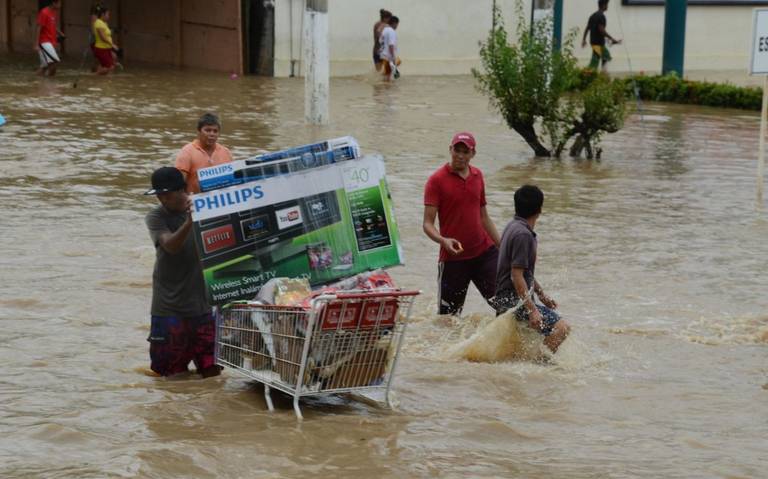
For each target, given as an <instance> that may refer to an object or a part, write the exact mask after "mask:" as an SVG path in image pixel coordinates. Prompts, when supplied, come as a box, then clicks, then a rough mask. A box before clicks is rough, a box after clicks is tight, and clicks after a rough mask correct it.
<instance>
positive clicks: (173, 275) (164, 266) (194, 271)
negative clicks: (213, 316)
mask: <svg viewBox="0 0 768 479" xmlns="http://www.w3.org/2000/svg"><path fill="white" fill-rule="evenodd" d="M186 216H187V213H186V212H184V213H171V212H170V211H168V210H166V209H165V208H164V207H163V206H156V207H155V208H153V209H152V210H151V211H150V212H149V213H147V217H146V219H145V221H146V223H147V228H148V229H149V236H150V238H152V242H153V243H154V244H155V251H156V255H157V256H156V258H155V270H154V272H153V273H152V311H151V313H152V315H154V316H182V317H190V316H200V315H203V314H206V313H208V312H210V311H211V307H210V306H209V305H208V300H207V299H206V296H205V283H204V281H203V270H202V268H201V266H200V259H199V258H198V255H197V250H196V249H195V241H194V239H193V238H192V232H190V234H189V236H187V239H186V240H185V241H184V246H183V247H182V248H181V251H179V252H178V253H176V254H171V253H169V252H167V251H165V250H164V249H163V248H162V247H161V246H160V236H161V235H162V234H163V233H173V232H174V231H176V230H177V229H179V228H180V227H181V225H182V224H184V220H185V219H186Z"/></svg>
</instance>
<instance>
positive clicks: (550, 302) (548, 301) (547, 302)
mask: <svg viewBox="0 0 768 479" xmlns="http://www.w3.org/2000/svg"><path fill="white" fill-rule="evenodd" d="M533 292H534V293H536V296H538V297H539V301H541V302H542V303H543V304H544V306H546V307H548V308H552V309H557V302H556V301H555V300H554V299H552V298H550V297H549V296H547V295H546V294H545V293H544V290H543V289H542V288H541V285H540V284H539V282H538V281H536V279H535V278H534V280H533Z"/></svg>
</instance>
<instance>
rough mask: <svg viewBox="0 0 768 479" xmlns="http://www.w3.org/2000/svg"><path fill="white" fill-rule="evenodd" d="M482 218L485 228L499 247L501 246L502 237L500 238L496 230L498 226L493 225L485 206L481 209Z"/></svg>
mask: <svg viewBox="0 0 768 479" xmlns="http://www.w3.org/2000/svg"><path fill="white" fill-rule="evenodd" d="M480 218H481V219H482V221H483V228H484V229H485V231H486V232H487V233H488V235H489V236H490V237H491V239H492V240H493V242H494V243H495V244H496V246H497V247H498V246H499V245H500V244H501V237H500V236H499V232H498V231H497V230H496V225H494V224H493V220H492V219H491V217H490V216H489V215H488V210H487V209H486V207H485V206H482V207H480Z"/></svg>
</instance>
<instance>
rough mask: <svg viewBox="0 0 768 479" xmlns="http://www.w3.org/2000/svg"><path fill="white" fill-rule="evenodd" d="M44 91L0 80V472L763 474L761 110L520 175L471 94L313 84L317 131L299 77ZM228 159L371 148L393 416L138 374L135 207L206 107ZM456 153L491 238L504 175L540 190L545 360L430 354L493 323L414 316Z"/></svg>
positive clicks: (636, 133) (512, 143) (767, 322)
mask: <svg viewBox="0 0 768 479" xmlns="http://www.w3.org/2000/svg"><path fill="white" fill-rule="evenodd" d="M74 80H75V66H73V65H69V66H68V67H67V65H65V67H64V68H62V69H61V71H60V75H59V76H58V77H56V78H55V79H53V80H43V79H40V78H37V77H35V76H34V75H33V74H32V73H31V69H30V68H28V65H26V64H25V65H23V68H21V67H20V66H19V65H17V64H11V65H8V64H6V65H5V66H2V67H0V113H1V114H3V115H4V116H5V117H6V119H7V120H8V123H7V124H6V125H5V126H4V127H0V142H1V143H2V153H0V204H2V209H1V211H2V219H1V220H0V225H1V227H2V235H3V237H4V238H5V241H4V242H3V243H2V244H3V249H2V254H0V274H1V275H2V294H1V295H0V344H2V346H1V347H0V364H2V365H3V368H2V370H3V374H2V375H0V398H1V400H0V477H3V478H22V477H23V478H27V477H40V478H90V477H142V478H144V477H146V478H166V477H195V478H215V477H306V476H307V475H310V474H311V475H316V476H317V477H328V476H335V477H362V476H365V477H398V478H399V477H527V478H566V477H567V478H625V477H626V478H628V477H654V478H660V477H664V478H675V477H721V478H758V477H765V476H766V474H767V473H766V466H767V465H768V464H767V463H766V456H767V455H768V441H766V438H767V437H768V422H766V418H767V417H768V361H767V359H768V308H767V307H768V278H767V277H766V261H767V259H766V258H768V212H766V210H764V209H763V208H764V207H765V205H757V204H756V201H755V171H756V160H755V158H756V150H757V138H758V130H759V115H757V114H756V113H753V112H743V111H737V110H722V109H712V108H699V107H682V106H675V105H661V104H644V105H643V106H642V115H640V114H638V113H634V114H633V115H631V116H630V117H629V118H628V120H627V125H626V127H625V129H623V130H622V131H621V132H619V133H617V134H614V135H611V136H609V137H607V138H606V140H605V141H604V145H603V147H604V150H605V151H604V154H603V158H602V160H601V161H592V162H590V161H584V160H572V159H563V160H561V161H555V160H541V159H533V158H532V157H531V153H530V151H529V150H528V148H527V146H526V145H525V144H524V143H523V141H522V140H521V139H520V138H518V137H517V136H516V135H515V134H514V133H512V132H510V131H509V130H508V129H507V127H506V126H505V125H504V124H503V122H501V121H500V119H499V118H498V116H497V115H496V114H495V113H493V112H491V111H489V109H488V103H487V100H486V99H485V98H484V97H482V96H481V95H480V94H479V93H477V92H476V91H475V89H474V85H473V80H472V79H471V78H470V77H419V78H409V77H408V76H407V74H406V75H405V76H404V77H403V78H401V80H400V81H399V82H398V83H397V84H395V85H388V84H382V83H379V82H378V81H377V80H376V79H374V78H373V77H371V78H363V77H360V78H346V79H333V80H332V82H331V99H332V100H331V101H332V104H331V117H332V122H331V124H330V125H328V126H325V127H308V126H305V124H304V121H303V108H304V105H303V80H301V79H267V78H256V77H245V78H240V79H237V80H230V79H229V77H228V75H226V74H215V73H205V72H194V71H163V70H160V69H146V68H144V69H139V68H136V69H134V68H128V69H127V70H126V71H123V72H120V73H119V74H117V75H115V76H114V77H111V78H94V77H91V76H86V77H83V78H82V79H80V80H79V82H78V87H77V88H72V83H73V81H74ZM207 110H212V111H215V112H218V113H219V114H220V115H221V117H222V120H223V134H222V138H221V142H222V143H223V144H225V145H227V146H229V147H230V148H231V149H232V151H233V154H234V156H235V157H236V158H244V157H247V156H249V155H253V154H255V153H258V152H263V151H274V150H278V149H282V148H285V147H289V146H295V145H299V144H303V143H307V142H311V141H314V140H319V139H324V138H330V137H334V136H341V135H348V134H349V135H353V136H355V137H356V138H357V139H358V141H359V142H360V145H361V147H362V148H363V150H364V151H365V152H380V153H381V154H383V155H384V157H385V158H386V163H387V170H388V178H389V182H390V187H391V190H392V194H393V197H394V201H395V208H396V213H397V217H398V221H399V225H400V228H401V234H402V236H403V238H404V243H405V245H404V246H405V257H406V262H407V264H406V265H405V266H404V267H399V268H395V269H393V270H391V272H392V274H393V276H394V277H395V278H396V280H397V281H398V283H399V284H400V285H401V286H404V287H412V288H419V289H421V290H422V291H423V295H422V296H421V297H420V298H419V300H418V302H417V303H416V306H415V311H414V314H413V317H412V322H411V323H410V325H409V327H408V330H407V335H406V336H407V337H406V343H405V346H404V350H403V356H402V357H401V361H400V363H399V369H398V371H397V376H396V379H395V384H394V388H395V393H396V397H397V401H398V403H399V405H398V407H397V409H396V410H395V411H393V412H390V411H387V410H385V409H380V408H377V407H374V406H372V405H367V404H362V403H358V402H354V401H349V400H347V399H344V398H338V399H330V400H323V401H318V400H314V401H310V402H308V403H306V404H304V406H303V412H304V415H305V420H304V421H303V422H302V423H297V421H296V418H295V417H294V414H293V411H292V409H291V404H290V401H289V400H286V399H280V398H279V397H277V398H276V399H277V401H276V407H277V410H276V411H275V412H273V413H269V412H268V411H267V408H266V405H265V402H264V399H263V391H262V389H261V388H259V387H258V386H257V385H255V384H253V383H250V382H248V381H246V380H244V379H242V378H241V377H240V376H239V375H237V374H235V373H234V372H228V371H225V373H224V374H223V375H222V376H221V377H219V378H213V379H209V380H198V379H184V380H176V381H170V380H164V379H158V378H153V377H149V376H147V375H146V374H145V370H146V368H147V366H148V361H149V358H148V343H147V342H146V339H145V338H146V336H147V333H148V324H149V302H150V295H151V272H152V265H153V262H154V248H153V246H152V244H151V242H150V240H149V237H148V234H147V232H146V229H145V226H144V221H143V218H144V215H145V213H146V212H147V210H148V209H149V208H150V207H151V206H152V205H153V204H154V202H155V200H154V198H152V197H144V196H142V195H141V193H142V192H143V191H144V190H145V189H146V188H147V187H148V181H149V180H148V179H149V175H150V174H151V172H152V171H153V170H154V169H155V168H156V167H159V166H162V165H168V164H172V162H173V158H174V157H175V154H176V152H177V151H178V149H179V148H181V146H183V145H184V144H185V143H186V142H188V141H190V140H191V139H192V138H193V137H194V129H195V121H196V119H197V117H198V116H199V115H200V114H201V113H203V112H204V111H207ZM458 130H471V131H473V132H474V133H475V134H476V137H477V140H478V154H477V156H476V158H475V159H474V160H473V161H474V164H475V165H476V166H478V167H479V168H481V169H482V170H483V172H484V173H485V176H486V187H487V190H488V202H489V204H488V208H489V212H490V213H491V216H492V218H493V219H494V220H495V222H496V224H497V226H498V227H499V228H500V229H501V228H502V227H503V226H504V224H506V222H507V221H508V220H509V219H510V218H511V217H512V215H513V211H514V209H513V203H512V193H513V191H514V190H515V189H516V188H517V187H518V186H520V185H521V184H523V183H535V184H538V185H539V186H540V187H541V188H542V189H543V191H544V193H545V195H546V199H545V204H544V212H543V215H542V217H541V219H540V221H539V223H538V224H537V227H536V228H537V232H538V233H539V241H540V243H539V259H538V264H537V268H536V272H537V278H538V279H539V281H540V282H541V283H542V284H543V285H544V287H545V289H546V290H548V292H549V293H550V294H551V295H552V296H553V297H555V298H556V299H557V300H558V302H559V303H560V310H561V312H562V314H563V315H564V317H566V318H567V319H569V320H570V322H571V324H572V325H573V329H574V332H573V335H572V337H571V338H570V339H569V340H568V341H567V342H566V343H565V344H564V345H563V347H562V349H561V351H560V352H559V353H558V355H557V357H556V358H555V361H554V362H553V363H551V364H537V363H528V362H509V363H500V364H477V363H468V362H462V361H456V360H452V359H447V354H446V352H447V351H449V350H450V349H451V348H452V347H454V346H455V345H456V344H458V343H459V342H460V341H462V340H463V339H464V338H466V337H467V336H468V335H470V334H471V333H472V332H473V331H474V330H475V329H476V328H477V327H479V325H482V324H483V323H485V322H487V321H488V320H490V319H491V314H490V310H489V308H488V307H487V306H486V305H485V304H484V303H483V301H482V300H481V299H480V298H479V294H478V293H477V292H476V291H475V290H471V292H470V297H469V300H468V304H467V308H466V311H465V314H464V316H463V317H462V318H460V319H446V318H440V317H438V316H437V315H436V314H435V302H436V299H435V298H436V294H435V291H436V288H435V277H436V262H437V246H436V245H435V244H434V243H432V242H431V241H430V240H428V239H427V238H426V237H425V236H424V235H423V233H422V232H421V215H422V206H421V204H422V188H423V184H424V181H425V180H426V178H427V176H428V175H429V174H430V172H432V171H433V170H434V169H436V168H437V167H439V166H440V165H441V164H442V163H444V162H445V161H446V159H447V153H448V142H449V139H450V137H451V135H452V133H454V132H455V131H458Z"/></svg>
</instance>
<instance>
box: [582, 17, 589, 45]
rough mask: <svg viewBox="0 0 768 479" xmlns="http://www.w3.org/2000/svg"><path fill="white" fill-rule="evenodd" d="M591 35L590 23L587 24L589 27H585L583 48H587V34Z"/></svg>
mask: <svg viewBox="0 0 768 479" xmlns="http://www.w3.org/2000/svg"><path fill="white" fill-rule="evenodd" d="M588 33H589V22H587V26H586V27H584V35H582V37H581V48H584V47H586V46H587V34H588Z"/></svg>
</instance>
